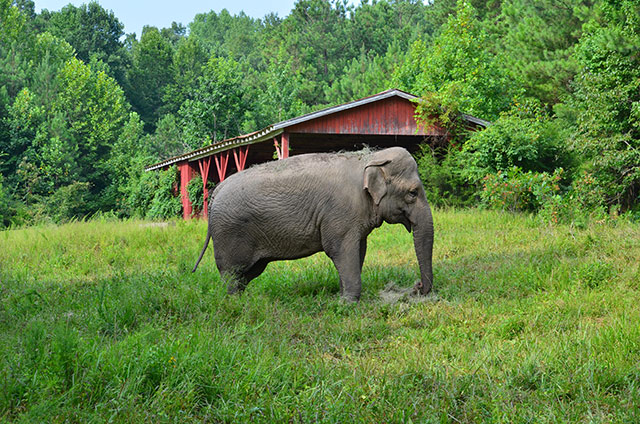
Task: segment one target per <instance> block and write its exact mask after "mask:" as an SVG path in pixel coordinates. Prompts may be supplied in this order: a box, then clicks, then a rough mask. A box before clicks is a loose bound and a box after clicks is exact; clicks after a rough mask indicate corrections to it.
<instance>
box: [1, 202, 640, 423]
mask: <svg viewBox="0 0 640 424" xmlns="http://www.w3.org/2000/svg"><path fill="white" fill-rule="evenodd" d="M434 219H435V226H436V242H435V252H434V274H435V275H434V279H435V285H434V287H435V290H434V294H433V295H430V296H429V297H427V298H426V299H421V300H419V301H416V300H415V299H413V298H409V297H406V296H404V295H402V293H400V291H401V289H402V288H405V287H409V286H411V285H413V283H414V281H415V280H416V278H417V276H418V267H417V262H416V259H415V255H414V253H413V250H412V248H413V244H412V241H411V235H410V234H408V233H407V232H406V231H405V230H404V228H403V227H402V226H384V227H382V228H380V229H378V230H376V231H374V233H372V235H371V236H370V237H369V250H368V255H367V258H366V261H365V266H364V272H363V281H364V283H363V297H362V300H361V301H360V303H359V304H354V305H352V304H344V303H343V302H341V301H340V300H339V296H338V293H337V292H338V278H337V273H336V271H335V269H334V268H333V266H332V264H331V263H330V262H329V260H328V259H327V258H326V257H325V256H324V255H323V254H319V255H315V256H312V257H310V258H307V259H304V260H298V261H293V262H279V263H274V264H271V265H269V267H268V268H267V271H266V272H265V273H264V274H263V275H261V276H260V277H259V278H258V279H257V280H255V281H253V282H252V283H251V284H250V285H249V287H248V289H247V291H246V292H245V293H244V294H242V295H240V296H232V297H229V296H227V295H226V291H225V288H224V287H223V286H222V284H221V283H220V281H219V277H218V274H217V271H216V269H215V265H214V262H213V253H212V249H210V250H209V251H208V252H207V255H206V256H205V259H204V260H203V262H202V263H201V264H200V267H199V269H198V271H197V272H196V273H194V274H192V273H191V272H190V270H191V268H192V267H193V264H194V263H195V260H196V259H197V256H198V254H199V252H200V248H201V246H202V242H203V241H204V237H205V233H206V225H205V223H204V222H193V221H192V222H177V223H176V224H175V225H170V226H167V227H159V226H149V225H148V224H147V223H143V222H136V221H127V222H99V221H93V222H87V223H73V224H69V225H64V226H60V227H53V226H52V227H37V228H28V229H22V230H12V231H4V232H0V280H1V283H0V329H1V330H0V420H3V421H15V422H83V423H84V422H105V421H110V422H142V421H145V422H179V423H182V422H228V423H232V422H233V423H235V422H302V423H308V422H341V423H348V422H366V423H373V422H376V423H382V422H386V423H395V422H407V423H410V422H413V423H426V422H451V423H458V422H467V423H468V422H535V423H539V422H553V423H557V422H603V423H605V422H606V423H608V422H640V294H639V291H640V268H639V258H640V226H638V224H629V223H626V222H617V223H616V222H612V223H607V224H599V223H592V224H590V225H589V226H587V227H586V228H581V229H578V228H573V227H570V226H548V225H545V224H541V223H539V221H538V220H536V218H534V217H527V216H520V215H511V214H505V213H498V212H488V211H475V210H470V211H441V210H436V211H434Z"/></svg>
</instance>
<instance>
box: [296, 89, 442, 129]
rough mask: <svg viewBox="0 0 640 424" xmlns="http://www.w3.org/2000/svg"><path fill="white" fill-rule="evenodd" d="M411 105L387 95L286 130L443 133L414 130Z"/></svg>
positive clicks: (413, 109) (414, 123) (409, 102)
mask: <svg viewBox="0 0 640 424" xmlns="http://www.w3.org/2000/svg"><path fill="white" fill-rule="evenodd" d="M414 114H415V105H414V104H413V103H412V102H411V101H409V100H406V99H403V98H401V97H390V98H388V99H383V100H380V101H377V102H372V103H368V104H365V105H362V106H358V107H355V108H352V109H347V110H343V111H340V112H335V113H332V114H330V115H327V116H322V117H319V118H316V119H312V120H310V121H307V122H303V123H300V124H297V125H293V126H291V127H288V128H287V131H288V132H290V133H305V134H358V135H411V136H415V135H422V136H424V135H444V134H445V132H444V131H443V130H442V129H440V128H437V127H432V128H429V130H428V131H427V132H425V131H424V129H422V128H421V129H420V130H419V131H416V129H417V125H416V120H415V118H414Z"/></svg>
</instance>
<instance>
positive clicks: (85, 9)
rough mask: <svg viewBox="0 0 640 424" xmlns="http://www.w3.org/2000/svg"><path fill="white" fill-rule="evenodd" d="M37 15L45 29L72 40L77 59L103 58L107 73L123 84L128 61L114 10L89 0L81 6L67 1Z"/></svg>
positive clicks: (86, 60) (122, 30) (64, 38)
mask: <svg viewBox="0 0 640 424" xmlns="http://www.w3.org/2000/svg"><path fill="white" fill-rule="evenodd" d="M39 19H40V20H42V21H44V22H45V24H44V30H46V31H48V32H50V33H51V34H53V35H55V36H57V37H59V38H61V39H63V40H66V41H67V42H68V43H69V44H71V46H73V48H74V49H75V51H76V55H77V57H78V58H79V59H80V60H82V61H83V62H84V63H87V64H88V63H89V62H90V61H91V60H92V58H93V60H99V61H102V62H104V63H105V64H107V65H108V67H109V70H110V72H109V75H111V76H112V77H114V78H115V79H116V80H117V81H118V82H119V83H120V84H121V85H124V83H125V67H126V65H127V63H128V56H127V52H126V51H125V49H124V44H123V43H122V41H121V40H120V39H121V38H122V36H123V35H124V25H123V24H122V23H121V22H120V21H119V20H118V18H117V17H116V16H115V14H114V13H113V11H111V10H109V11H107V10H105V9H103V8H102V6H100V4H98V2H96V1H91V2H89V4H82V5H81V6H80V7H75V6H73V5H72V4H69V5H67V6H65V7H63V8H62V10H60V11H59V12H49V11H47V10H44V11H43V12H42V14H41V15H40V17H39Z"/></svg>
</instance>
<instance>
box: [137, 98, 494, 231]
mask: <svg viewBox="0 0 640 424" xmlns="http://www.w3.org/2000/svg"><path fill="white" fill-rule="evenodd" d="M418 99H419V98H418V97H417V96H414V95H412V94H409V93H406V92H404V91H400V90H387V91H383V92H382V93H379V94H376V95H374V96H370V97H366V98H364V99H360V100H355V101H353V102H350V103H345V104H343V105H339V106H334V107H330V108H327V109H323V110H320V111H318V112H313V113H309V114H307V115H303V116H299V117H297V118H293V119H289V120H286V121H282V122H278V123H276V124H272V125H270V126H268V127H267V128H265V129H263V130H260V131H256V132H253V133H250V134H245V135H241V136H238V137H234V138H230V139H227V140H223V141H219V142H216V143H213V144H211V145H209V146H206V147H203V148H201V149H198V150H194V151H192V152H188V153H185V154H183V155H180V156H176V157H174V158H171V159H167V160H164V161H162V162H160V163H157V164H155V165H151V166H149V167H147V168H146V169H145V170H146V171H152V170H156V169H163V168H167V167H168V166H171V165H174V164H175V165H177V166H178V170H179V171H180V194H181V198H182V205H183V216H184V218H185V219H188V218H190V217H191V214H192V207H191V203H190V202H189V195H188V193H187V184H188V183H189V181H190V180H191V179H192V178H194V177H195V176H196V175H197V174H200V175H201V176H202V179H203V181H213V182H214V183H217V182H220V181H223V180H224V179H225V178H226V177H227V176H228V175H230V174H232V173H234V172H239V171H242V170H243V169H245V168H246V167H248V166H250V165H254V164H257V163H262V162H266V161H269V160H272V159H273V158H274V156H277V157H278V158H279V159H282V158H286V157H288V156H289V154H291V155H294V154H295V155H298V154H303V153H317V152H332V151H339V150H358V149H361V148H362V147H363V146H364V145H367V146H370V147H377V148H385V147H391V146H401V147H404V148H406V149H407V150H409V151H410V152H412V153H414V152H416V151H417V150H418V149H419V145H420V144H422V143H425V142H428V143H430V144H432V145H433V144H440V143H442V142H443V141H447V140H448V138H449V136H448V133H447V131H446V130H444V129H443V128H440V127H439V126H437V125H433V126H431V127H429V128H426V129H425V128H421V127H418V125H417V124H416V120H415V107H416V104H415V101H416V100H418ZM463 118H464V119H465V120H466V121H467V123H468V124H469V127H470V128H479V127H480V128H484V127H486V126H487V125H488V122H487V121H484V120H482V119H478V118H474V117H473V116H469V115H463ZM274 150H275V152H274ZM206 196H207V193H206V190H205V208H204V209H205V211H206V209H207V208H206V202H207V199H206Z"/></svg>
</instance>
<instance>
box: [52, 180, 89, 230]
mask: <svg viewBox="0 0 640 424" xmlns="http://www.w3.org/2000/svg"><path fill="white" fill-rule="evenodd" d="M90 186H91V184H90V183H88V182H79V181H74V182H73V183H71V184H69V185H66V186H62V187H60V188H59V189H57V190H56V191H55V192H54V193H53V194H52V195H51V196H49V197H48V198H46V201H45V203H46V214H47V215H48V216H49V217H51V219H53V220H54V222H57V223H60V222H66V221H69V220H71V219H73V218H81V217H83V216H84V215H86V214H87V213H89V212H90V211H89V209H88V208H87V201H88V199H89V197H90V190H89V189H90Z"/></svg>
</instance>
